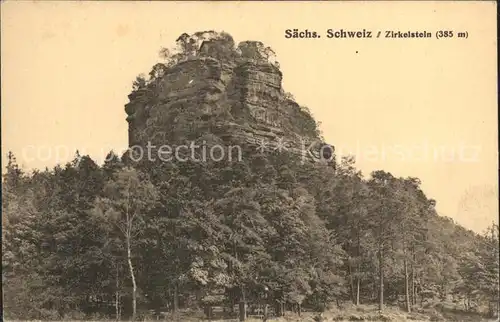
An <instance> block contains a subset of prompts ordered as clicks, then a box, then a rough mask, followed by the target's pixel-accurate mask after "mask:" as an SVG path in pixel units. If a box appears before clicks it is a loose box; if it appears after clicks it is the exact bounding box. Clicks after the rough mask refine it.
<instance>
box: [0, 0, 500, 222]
mask: <svg viewBox="0 0 500 322" xmlns="http://www.w3.org/2000/svg"><path fill="white" fill-rule="evenodd" d="M293 28H297V29H300V30H305V29H308V30H315V31H317V32H319V33H320V34H321V36H322V37H321V38H320V39H287V38H285V36H284V35H285V30H286V29H293ZM328 29H335V30H340V29H344V30H363V29H366V30H372V31H373V33H374V34H376V32H377V31H382V35H381V37H380V38H371V39H335V38H332V39H329V38H328V37H327V32H326V31H327V30H328ZM202 30H216V31H226V32H228V33H230V34H231V35H232V36H233V37H234V39H235V41H237V42H239V41H244V40H259V41H262V42H263V43H264V44H266V45H268V46H270V47H271V48H272V49H273V50H274V51H275V52H276V55H277V60H278V61H279V63H280V66H281V70H282V72H283V87H284V89H285V90H286V91H288V92H291V93H292V94H293V95H294V96H295V98H296V100H297V101H298V103H300V104H301V105H304V106H307V107H308V108H309V109H310V110H311V112H312V114H313V116H314V117H315V119H316V120H318V121H320V122H321V130H322V132H323V136H324V138H325V139H326V141H327V142H329V143H331V144H333V145H334V146H335V147H336V151H337V154H338V155H339V156H342V155H347V154H353V155H355V157H356V164H357V167H358V168H359V169H361V170H362V171H363V173H364V174H366V175H368V174H369V173H370V172H371V171H373V170H378V169H383V170H386V171H389V172H391V173H392V174H393V175H395V176H403V177H407V176H412V177H418V178H420V179H421V181H422V188H423V190H424V192H425V193H426V194H427V195H428V196H429V197H430V198H434V199H435V200H437V210H438V212H439V213H440V214H441V215H444V216H449V217H451V218H453V219H454V220H455V221H456V222H458V223H459V224H461V225H463V226H465V227H466V228H469V229H472V230H474V231H476V232H482V231H483V230H484V229H485V228H486V227H487V226H488V225H490V224H491V223H492V222H493V221H496V222H498V141H497V137H498V136H497V119H498V118H497V95H496V92H497V83H496V82H497V72H496V71H497V65H496V64H497V57H496V55H497V54H496V46H497V45H496V4H495V2H432V1H424V2H371V3H368V2H356V3H353V2H333V3H327V2H313V3H299V2H270V3H260V2H248V3H241V2H240V3H238V2H214V3H208V2H196V3H195V2H184V3H180V2H179V3H176V2H63V1H57V2H50V1H44V2H41V3H40V2H28V1H26V2H14V1H6V2H5V1H4V2H2V4H1V60H2V70H1V76H2V96H1V100H2V101H1V103H2V154H3V155H2V160H3V162H2V163H3V164H4V165H5V156H6V154H7V152H8V151H12V152H14V154H15V155H16V157H17V160H18V162H19V163H20V164H21V166H22V167H23V168H24V169H25V170H27V171H28V170H30V169H35V168H38V169H43V168H45V167H49V168H51V167H53V166H54V165H55V164H57V163H65V162H67V161H69V160H70V159H72V158H73V156H74V152H75V151H76V150H77V149H78V150H79V151H80V153H81V154H89V155H90V156H91V157H92V158H93V159H94V160H96V161H98V162H102V160H104V158H105V156H106V154H107V152H108V151H110V150H112V149H113V150H114V151H117V152H121V151H124V150H125V149H126V148H127V123H126V121H125V117H126V115H125V112H124V105H125V104H126V103H127V102H128V98H127V95H128V94H129V93H130V90H131V85H132V82H133V80H134V79H135V77H136V76H137V75H138V74H140V73H148V72H149V70H150V68H151V67H152V66H153V65H154V64H155V63H156V62H158V61H159V58H158V51H159V49H160V48H161V47H172V46H173V45H174V43H175V39H176V38H177V37H178V36H179V35H181V34H182V33H184V32H187V33H194V32H196V31H202ZM385 30H394V31H397V30H400V31H402V32H405V31H414V30H415V31H429V32H431V33H432V35H433V37H432V38H420V39H386V38H384V34H385V32H384V31H385ZM438 30H450V31H454V34H455V37H453V38H441V39H437V38H436V37H435V34H436V32H437V31H438ZM458 32H467V38H458V37H457V33H458ZM374 37H375V36H374Z"/></svg>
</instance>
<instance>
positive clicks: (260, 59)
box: [125, 32, 333, 162]
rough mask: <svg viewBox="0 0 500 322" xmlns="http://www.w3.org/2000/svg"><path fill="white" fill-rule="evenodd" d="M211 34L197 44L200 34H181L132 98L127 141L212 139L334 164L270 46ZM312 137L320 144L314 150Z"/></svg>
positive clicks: (134, 143) (128, 109) (130, 96)
mask: <svg viewBox="0 0 500 322" xmlns="http://www.w3.org/2000/svg"><path fill="white" fill-rule="evenodd" d="M199 34H201V33H197V34H195V35H199ZM211 35H212V37H211V38H212V39H209V40H204V41H202V42H201V44H199V42H200V41H199V37H198V38H196V37H195V36H188V35H187V34H183V36H181V37H179V39H178V42H182V43H181V46H180V47H182V49H181V50H180V52H181V53H180V54H176V56H175V59H173V58H171V59H170V61H169V63H167V64H158V65H157V66H155V67H154V68H153V70H152V72H151V73H150V79H149V80H148V81H144V84H141V85H139V86H137V88H135V89H134V91H133V92H132V93H131V94H130V95H129V99H130V102H129V103H128V104H126V106H125V111H126V113H127V114H128V117H127V121H128V123H129V146H134V145H145V144H147V142H151V143H152V144H155V145H162V144H171V145H175V144H181V142H182V141H183V140H184V141H186V140H200V139H204V140H205V139H210V140H215V141H216V142H218V143H221V142H224V143H231V144H247V145H249V146H254V147H255V146H263V145H264V146H265V147H266V148H267V149H275V148H277V147H279V146H280V145H281V147H282V148H283V146H284V147H285V149H287V150H289V151H292V152H293V153H295V154H299V155H307V156H308V157H310V158H313V159H322V160H323V161H328V162H329V161H331V160H332V159H333V156H332V157H329V153H330V152H333V151H331V150H330V149H329V148H328V147H327V148H326V149H325V148H323V150H321V151H325V152H326V153H324V154H325V157H323V158H320V155H319V154H318V153H320V152H319V151H320V148H321V146H325V145H324V144H322V143H321V140H320V138H319V134H318V130H317V125H316V122H315V121H314V119H313V118H312V117H311V115H310V114H309V113H308V112H307V110H306V109H304V108H302V107H301V106H300V105H299V104H297V103H296V102H295V101H294V100H293V99H292V98H291V97H290V96H291V95H289V94H287V93H285V92H284V90H283V88H282V78H283V75H282V73H281V71H280V69H279V65H278V64H277V63H276V62H273V61H272V60H271V59H270V56H272V51H271V50H270V48H269V47H267V48H266V47H264V46H263V44H262V43H260V42H242V43H240V44H239V45H238V47H237V48H236V49H235V48H234V45H233V44H234V43H232V38H230V36H228V35H227V34H225V37H222V39H221V37H219V36H218V35H219V34H215V36H213V32H212V34H211ZM195 38H196V40H194V39H195ZM186 44H191V47H190V48H188V47H187V45H186ZM198 44H199V45H198ZM193 47H194V49H193ZM269 53H271V54H269ZM312 142H316V143H318V144H316V145H315V148H314V149H308V147H309V146H310V144H311V143H312ZM311 150H312V151H311ZM330 154H331V153H330Z"/></svg>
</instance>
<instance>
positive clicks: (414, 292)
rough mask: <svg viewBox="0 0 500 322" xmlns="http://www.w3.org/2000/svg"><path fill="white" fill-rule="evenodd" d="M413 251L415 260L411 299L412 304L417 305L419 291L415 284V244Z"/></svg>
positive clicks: (412, 266) (412, 265)
mask: <svg viewBox="0 0 500 322" xmlns="http://www.w3.org/2000/svg"><path fill="white" fill-rule="evenodd" d="M412 253H413V261H412V263H411V299H412V304H413V305H417V291H416V289H415V288H416V285H415V260H416V257H415V246H414V247H413V248H412Z"/></svg>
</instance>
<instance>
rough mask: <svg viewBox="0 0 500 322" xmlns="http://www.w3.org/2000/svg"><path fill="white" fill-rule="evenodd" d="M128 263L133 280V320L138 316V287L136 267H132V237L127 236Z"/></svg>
mask: <svg viewBox="0 0 500 322" xmlns="http://www.w3.org/2000/svg"><path fill="white" fill-rule="evenodd" d="M127 261H128V268H129V270H130V278H131V279H132V320H135V318H136V316H137V285H136V282H135V275H134V266H133V265H132V254H131V251H130V236H127Z"/></svg>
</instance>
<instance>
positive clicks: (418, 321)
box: [6, 304, 498, 322]
mask: <svg viewBox="0 0 500 322" xmlns="http://www.w3.org/2000/svg"><path fill="white" fill-rule="evenodd" d="M6 321H7V320H6ZM65 321H68V322H71V321H75V322H76V321H78V322H84V321H82V320H72V319H68V320H65ZM92 321H93V322H96V321H105V320H98V319H94V320H92ZM108 321H111V320H108ZM142 321H158V322H195V321H197V322H198V321H207V320H206V319H204V318H203V314H202V312H197V313H195V312H189V313H188V312H185V313H184V314H182V313H181V314H180V315H177V316H176V317H165V318H164V319H161V320H156V319H143V320H142ZM237 321H238V320H237V319H225V320H211V322H237ZM246 321H247V322H260V321H262V319H258V318H253V317H249V318H248V319H247V320H246ZM267 321H268V322H333V321H413V322H423V321H464V322H468V321H471V322H472V321H478V322H489V321H491V322H493V321H498V318H497V319H487V318H485V317H484V316H482V315H481V314H479V313H473V312H464V311H463V310H461V309H460V308H459V307H453V306H451V305H449V306H445V305H442V304H440V305H428V306H426V307H417V308H415V309H414V311H413V312H412V313H407V312H404V311H403V310H400V309H398V308H394V307H387V308H386V309H385V310H384V311H383V312H382V313H380V312H379V311H378V309H377V306H375V305H360V306H352V305H351V306H346V307H343V308H342V309H338V308H336V307H332V308H330V309H329V310H327V311H326V312H324V313H322V314H319V313H314V312H304V313H302V314H301V316H298V315H297V314H293V313H287V314H286V315H285V316H284V317H280V318H270V319H268V320H267ZM31 322H35V321H31ZM89 322H90V321H89Z"/></svg>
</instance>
